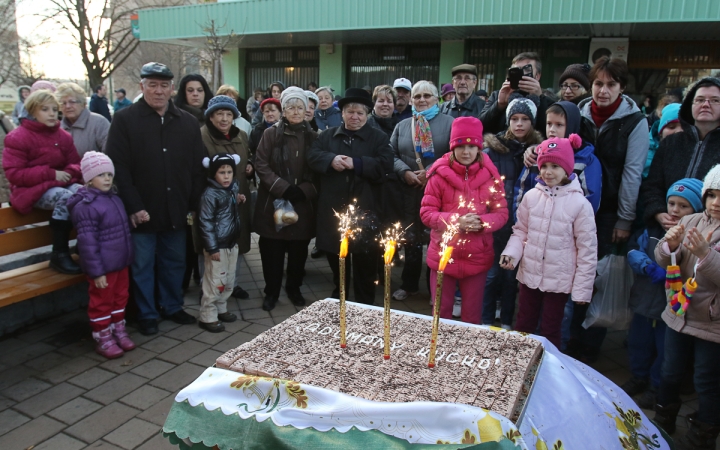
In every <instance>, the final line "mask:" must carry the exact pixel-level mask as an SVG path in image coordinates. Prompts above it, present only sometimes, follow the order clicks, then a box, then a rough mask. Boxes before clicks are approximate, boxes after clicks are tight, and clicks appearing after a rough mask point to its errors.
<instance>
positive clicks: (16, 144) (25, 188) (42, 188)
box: [3, 89, 82, 274]
mask: <svg viewBox="0 0 720 450" xmlns="http://www.w3.org/2000/svg"><path fill="white" fill-rule="evenodd" d="M25 108H26V109H27V111H28V114H29V116H28V117H27V119H26V120H23V121H22V122H21V125H20V127H18V128H17V129H15V130H13V131H12V132H10V133H9V134H8V135H7V136H5V150H4V151H3V169H5V175H6V177H7V179H8V182H9V183H10V203H11V204H12V207H13V208H15V210H17V211H18V212H19V213H20V214H29V213H30V211H32V209H33V208H40V209H48V210H52V212H53V213H52V218H51V219H50V228H52V230H53V249H52V254H51V256H50V267H52V268H53V269H55V270H57V271H58V272H62V273H69V274H79V273H82V272H81V270H80V267H79V266H78V265H77V264H76V263H75V262H74V261H73V260H72V258H71V257H70V249H69V247H68V237H69V234H70V231H71V230H72V223H71V222H70V214H69V213H68V209H67V206H66V203H67V201H68V199H69V198H70V196H71V195H72V194H74V193H75V192H76V191H77V190H78V189H79V188H80V187H81V185H80V184H77V183H78V182H80V180H82V173H81V172H80V156H79V155H78V152H77V150H76V149H75V145H74V144H73V140H72V136H70V134H69V133H68V132H67V131H65V130H62V129H61V128H60V121H59V120H58V108H59V105H58V102H57V100H56V99H55V96H54V95H53V93H52V92H50V91H48V90H44V89H41V90H38V91H35V92H33V93H32V94H31V95H30V96H29V97H28V98H27V100H25Z"/></svg>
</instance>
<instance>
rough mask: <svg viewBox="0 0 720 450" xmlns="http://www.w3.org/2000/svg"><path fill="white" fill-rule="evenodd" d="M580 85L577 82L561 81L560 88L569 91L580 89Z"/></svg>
mask: <svg viewBox="0 0 720 450" xmlns="http://www.w3.org/2000/svg"><path fill="white" fill-rule="evenodd" d="M581 87H582V86H580V85H579V84H567V83H563V84H561V85H560V89H561V90H563V91H567V90H568V89H570V90H571V91H577V90H578V89H580V88H581Z"/></svg>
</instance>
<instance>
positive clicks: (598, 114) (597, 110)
mask: <svg viewBox="0 0 720 450" xmlns="http://www.w3.org/2000/svg"><path fill="white" fill-rule="evenodd" d="M620 103H622V94H620V95H618V98H617V100H615V103H613V104H612V105H610V106H606V107H605V108H601V107H599V106H598V105H597V103H595V100H593V101H592V102H590V115H591V116H592V119H593V122H595V126H596V127H597V128H598V130H599V129H600V127H602V125H603V124H604V123H605V121H606V120H608V119H609V118H610V116H612V115H613V114H615V111H617V109H618V108H619V107H620Z"/></svg>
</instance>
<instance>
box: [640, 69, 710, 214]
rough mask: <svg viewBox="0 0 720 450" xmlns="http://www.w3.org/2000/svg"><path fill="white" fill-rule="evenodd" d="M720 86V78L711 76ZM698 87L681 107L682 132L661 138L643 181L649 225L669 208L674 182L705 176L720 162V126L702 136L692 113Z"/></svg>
mask: <svg viewBox="0 0 720 450" xmlns="http://www.w3.org/2000/svg"><path fill="white" fill-rule="evenodd" d="M704 80H708V81H710V82H712V83H714V84H715V85H716V86H717V87H718V88H720V79H719V78H712V77H708V78H705V79H704ZM696 91H697V87H693V88H691V89H690V91H688V93H687V94H686V95H685V100H683V103H682V106H681V107H680V123H681V124H682V127H683V132H682V133H675V134H673V135H670V136H668V137H666V138H665V139H663V140H662V141H660V146H659V147H658V149H657V151H656V152H655V157H654V158H653V160H652V164H651V165H650V172H649V173H648V177H647V179H645V182H644V183H643V185H642V191H641V193H642V198H643V200H644V202H645V221H646V223H647V224H648V226H649V225H650V224H652V223H654V221H655V215H656V214H658V213H663V212H667V205H666V203H665V196H666V194H667V190H668V189H670V186H672V184H673V183H675V182H676V181H678V180H681V179H683V178H697V179H698V180H702V179H703V178H705V175H707V173H708V172H709V171H710V169H712V168H713V167H714V166H715V165H716V164H720V128H716V129H715V130H713V131H711V132H710V133H708V134H707V135H706V136H705V139H703V140H702V141H701V140H700V136H699V135H698V132H697V128H695V126H694V124H695V119H693V117H692V102H693V99H694V98H695V92H696Z"/></svg>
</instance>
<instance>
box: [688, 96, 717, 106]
mask: <svg viewBox="0 0 720 450" xmlns="http://www.w3.org/2000/svg"><path fill="white" fill-rule="evenodd" d="M705 102H708V103H710V105H711V106H718V105H720V97H713V98H703V97H697V98H694V99H693V104H694V105H698V106H699V105H702V104H704V103H705Z"/></svg>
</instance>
